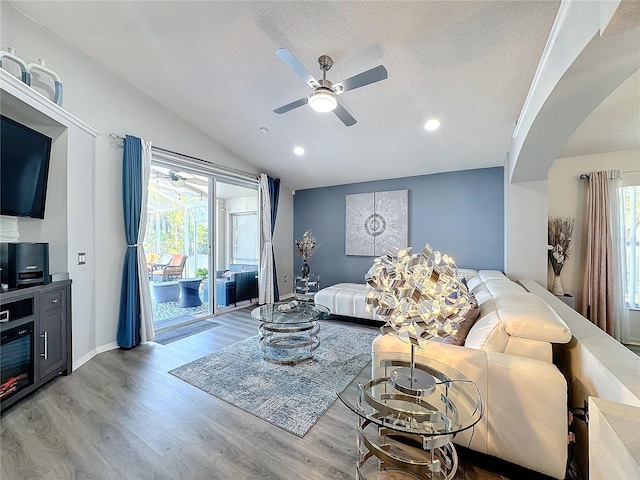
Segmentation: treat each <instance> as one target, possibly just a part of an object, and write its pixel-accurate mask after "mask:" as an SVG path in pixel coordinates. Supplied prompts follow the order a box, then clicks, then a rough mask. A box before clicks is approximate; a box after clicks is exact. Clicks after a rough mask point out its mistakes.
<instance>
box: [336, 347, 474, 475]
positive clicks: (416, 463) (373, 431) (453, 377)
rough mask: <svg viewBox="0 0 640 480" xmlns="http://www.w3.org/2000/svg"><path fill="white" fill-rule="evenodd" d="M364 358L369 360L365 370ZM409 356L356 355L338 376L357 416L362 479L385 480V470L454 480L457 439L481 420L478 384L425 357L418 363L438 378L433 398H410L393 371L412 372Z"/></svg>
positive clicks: (341, 392)
mask: <svg viewBox="0 0 640 480" xmlns="http://www.w3.org/2000/svg"><path fill="white" fill-rule="evenodd" d="M363 357H368V358H369V360H370V361H369V363H368V364H367V365H365V367H364V368H361V367H360V365H362V361H363ZM410 357H411V355H410V353H395V352H376V353H373V354H364V355H358V356H356V357H353V358H352V359H350V360H347V361H345V362H344V363H343V364H342V365H341V366H340V367H338V369H337V371H336V378H335V382H334V385H335V390H336V392H337V394H338V397H339V398H340V400H341V401H342V403H344V404H345V405H346V406H347V407H348V408H349V409H350V410H351V411H352V412H354V413H356V414H357V415H358V433H357V438H356V442H357V447H358V460H357V462H356V478H357V479H358V480H366V479H373V478H375V479H378V478H384V476H383V477H380V475H381V474H383V473H384V472H381V471H384V470H387V469H393V470H399V471H402V472H404V473H405V474H406V475H407V478H420V479H423V480H436V479H437V480H451V479H453V478H454V477H455V474H456V470H457V468H458V454H457V452H456V449H455V447H454V445H453V443H452V442H453V438H454V437H455V436H456V434H457V433H459V432H461V431H463V430H466V429H469V428H472V427H473V426H474V425H475V424H476V423H478V422H479V421H480V419H481V418H482V415H483V413H484V412H483V408H484V407H483V403H482V398H481V396H480V391H479V390H478V388H477V386H476V384H475V383H473V382H472V381H471V380H469V379H468V378H467V377H465V376H464V375H463V374H462V373H460V372H459V371H457V370H455V369H454V368H452V367H450V366H448V365H445V364H444V363H441V362H438V361H436V360H432V359H429V358H425V357H421V358H420V359H419V360H418V361H417V362H416V364H415V368H418V369H420V370H422V371H423V372H426V373H428V374H430V375H432V376H433V377H434V378H435V389H434V391H433V392H432V393H430V394H428V395H420V396H412V395H408V394H406V393H403V392H401V391H399V390H396V389H395V388H394V387H393V381H392V378H391V377H393V375H394V373H393V372H394V371H395V370H396V369H397V367H410V366H411V358H410ZM358 372H359V373H358ZM354 373H357V374H356V376H355V378H353V375H354ZM371 457H376V458H377V459H378V469H375V468H372V467H368V466H367V465H365V464H366V462H367V460H369V459H370V458H371ZM393 478H396V477H393ZM402 478H404V477H402Z"/></svg>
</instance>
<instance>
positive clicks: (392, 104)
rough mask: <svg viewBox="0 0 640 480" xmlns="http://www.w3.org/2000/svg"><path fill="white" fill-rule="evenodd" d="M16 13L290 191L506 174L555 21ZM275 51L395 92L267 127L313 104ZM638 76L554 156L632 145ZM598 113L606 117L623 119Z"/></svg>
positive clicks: (473, 6)
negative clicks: (296, 104)
mask: <svg viewBox="0 0 640 480" xmlns="http://www.w3.org/2000/svg"><path fill="white" fill-rule="evenodd" d="M13 4H14V6H16V8H17V9H18V10H21V11H23V12H25V13H26V14H27V15H28V16H30V17H31V18H33V19H34V20H35V21H37V22H38V23H40V24H42V25H43V26H45V27H46V28H48V29H50V30H51V31H53V32H54V33H56V34H57V35H59V36H60V37H62V38H63V39H64V40H66V41H67V42H69V43H70V44H72V45H74V46H76V47H77V48H78V49H80V50H82V51H83V52H85V53H86V54H87V55H89V56H90V57H92V58H94V59H95V60H96V61H97V62H98V63H100V64H102V65H103V66H105V67H106V68H108V69H109V70H111V71H113V72H114V73H115V74H117V75H118V76H120V77H121V78H123V79H124V80H126V81H127V82H129V83H131V84H132V85H134V86H135V87H137V88H138V89H139V90H141V91H143V92H145V93H146V94H147V95H149V96H150V97H152V98H153V99H155V100H156V101H157V102H159V103H160V104H162V105H164V106H165V107H167V108H168V109H170V110H172V111H173V112H175V113H176V114H177V115H178V116H179V117H181V118H183V119H185V120H186V121H187V122H189V123H190V124H192V125H193V126H195V127H196V128H198V129H200V130H202V131H203V132H205V133H206V134H208V135H209V136H211V137H212V138H214V139H216V140H217V141H218V142H220V143H221V144H223V145H224V146H226V147H227V148H229V149H230V150H232V151H233V152H235V153H237V154H238V155H239V156H241V157H243V158H245V159H246V160H247V161H249V162H251V163H253V164H254V165H256V166H257V167H259V168H260V169H261V170H263V171H266V172H268V173H270V174H271V175H273V176H276V177H279V178H281V179H282V181H283V183H284V184H285V185H286V186H288V187H289V188H293V189H302V188H310V187H318V186H326V185H336V184H344V183H352V182H361V181H367V180H376V179H383V178H392V177H404V176H412V175H420V174H427V173H435V172H442V171H452V170H460V169H469V168H481V167H490V166H497V165H503V163H504V157H505V153H506V151H507V150H508V148H509V142H510V138H511V134H512V132H513V128H514V124H515V122H516V120H517V119H518V115H519V113H520V110H521V108H522V105H523V103H524V100H525V97H526V95H527V92H528V89H529V86H530V84H531V80H532V78H533V75H534V73H535V70H536V67H537V65H538V61H539V59H540V57H541V54H542V51H543V48H544V46H545V43H546V41H547V38H548V36H549V32H550V30H551V26H552V24H553V21H554V18H555V15H556V12H557V10H558V7H559V2H558V1H541V2H537V1H532V0H527V1H503V2H497V1H473V2H457V1H456V2H453V1H415V2H391V1H387V2H346V1H339V2H317V1H314V2H301V1H298V2H280V1H269V2H257V1H251V2H207V1H205V2H131V1H130V2H86V1H85V2H62V1H56V2H13ZM278 48H287V49H289V50H290V51H291V53H293V55H295V56H296V57H297V58H298V59H299V60H300V62H302V63H303V64H304V65H305V66H306V68H307V70H309V71H310V72H312V73H314V74H317V78H318V77H320V76H321V75H320V70H319V69H318V68H317V58H318V57H319V56H320V55H322V54H327V55H330V56H331V57H332V58H333V60H334V62H335V63H334V66H333V68H332V69H331V70H330V71H329V72H328V75H327V77H328V78H329V79H330V80H332V81H333V82H334V83H335V82H338V81H340V80H343V79H346V78H348V77H351V76H353V75H355V74H358V73H360V72H362V71H364V70H368V69H370V68H373V67H375V66H377V65H380V64H382V65H384V66H385V67H386V69H387V71H388V72H389V78H388V79H387V80H384V81H382V82H379V83H376V84H372V85H368V86H366V87H362V88H360V89H357V90H353V91H349V92H345V93H344V94H343V95H342V96H340V97H339V98H340V102H341V104H342V105H343V106H344V107H345V108H346V109H347V110H348V111H349V112H350V113H351V114H352V115H353V116H354V117H355V118H356V120H357V121H358V123H357V124H356V125H354V126H352V127H345V126H344V125H343V124H342V123H341V122H340V121H339V120H338V118H337V117H335V115H333V114H331V113H329V114H319V113H316V112H314V111H312V110H311V109H310V107H308V106H303V107H300V108H298V109H295V110H293V111H291V112H288V113H285V114H282V115H276V114H274V113H273V109H274V108H277V107H280V106H282V105H284V104H287V103H289V102H292V101H294V100H297V99H299V98H301V97H304V96H306V95H308V94H309V93H311V91H312V90H311V89H310V88H309V87H308V86H307V85H305V83H304V82H303V81H302V80H301V79H300V78H299V77H298V76H296V74H294V73H293V72H292V71H291V70H290V69H289V68H288V67H287V66H286V65H285V64H284V63H283V62H282V61H281V60H279V59H278V58H277V57H276V56H275V55H274V51H275V50H276V49H278ZM634 77H635V80H633V81H632V82H630V84H629V85H625V88H627V91H626V94H625V93H624V92H622V94H621V95H627V97H628V96H629V95H631V96H632V98H634V97H635V103H634V102H631V103H632V105H628V103H629V102H628V100H625V98H627V97H623V96H621V97H619V98H618V97H615V98H613V97H614V96H615V95H617V94H616V92H614V94H613V95H612V99H613V100H614V101H615V102H617V103H618V105H619V104H620V103H622V104H623V105H622V110H624V111H625V112H627V113H625V115H626V119H624V120H622V121H620V122H618V123H615V122H613V121H612V120H611V118H609V119H608V121H607V122H606V123H607V125H609V126H611V128H604V129H603V128H602V127H603V125H604V123H605V122H603V121H602V120H597V119H596V120H589V119H587V120H586V121H585V123H584V124H583V127H584V132H583V133H580V132H576V134H575V135H574V136H573V137H572V138H571V140H570V142H569V144H568V145H567V147H566V148H565V150H564V151H563V156H570V155H577V154H584V153H595V150H598V149H601V148H606V149H608V151H611V150H612V149H613V150H619V149H621V148H620V147H619V145H620V144H623V145H624V147H622V148H637V147H639V146H640V144H639V140H640V139H639V138H638V136H639V135H638V131H640V120H638V118H637V117H640V115H639V114H638V112H640V108H638V104H639V103H640V100H639V98H640V92H639V90H638V82H639V80H638V76H637V75H635V76H634ZM634 82H635V83H634ZM625 102H626V103H625ZM619 106H620V105H619ZM627 107H629V108H627ZM602 108H603V109H604V110H605V111H604V112H602V113H603V114H605V115H607V116H610V115H613V114H614V113H615V112H618V111H619V110H620V108H615V109H614V110H611V109H609V110H606V108H609V107H606V108H605V107H604V106H603V107H602ZM634 109H635V110H634ZM634 115H635V117H636V118H633V117H634ZM431 117H437V118H439V119H440V121H441V122H442V126H441V128H440V130H438V131H437V132H432V133H431V132H426V131H425V130H424V128H423V125H424V122H425V121H426V120H427V119H429V118H431ZM590 122H591V123H590ZM634 122H635V123H634ZM261 127H265V128H266V129H268V132H267V133H265V132H263V131H261ZM583 127H581V129H582V128H583ZM614 127H615V128H614ZM634 127H635V131H633V132H631V133H629V131H628V130H629V129H633V128H634ZM594 129H595V130H596V131H597V134H594V133H593V130H594ZM623 130H624V132H623ZM619 137H624V138H619ZM151 140H152V141H154V140H155V139H151ZM157 142H158V144H159V145H160V144H161V140H157ZM634 142H635V144H634ZM298 145H299V146H302V147H304V148H305V150H306V153H305V155H304V156H302V157H297V156H296V155H294V154H293V151H292V150H293V147H294V146H298ZM160 146H164V147H166V148H170V147H171V146H170V145H160ZM184 153H189V152H184ZM212 160H213V161H215V160H216V159H212Z"/></svg>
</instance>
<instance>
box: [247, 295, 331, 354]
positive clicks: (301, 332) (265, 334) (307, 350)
mask: <svg viewBox="0 0 640 480" xmlns="http://www.w3.org/2000/svg"><path fill="white" fill-rule="evenodd" d="M328 315H329V309H328V308H327V307H325V306H323V305H317V304H314V303H309V302H280V303H268V304H266V305H262V306H260V307H257V308H254V309H253V310H252V312H251V316H252V317H253V318H255V319H256V320H258V321H259V322H261V323H260V326H259V327H258V332H259V333H260V348H261V349H262V353H263V357H264V359H265V360H266V361H268V362H272V363H286V364H295V363H299V362H302V361H304V360H308V359H310V358H312V357H313V351H314V350H315V349H317V348H318V347H319V346H320V337H319V333H320V324H319V323H318V320H322V319H323V318H326V317H327V316H328Z"/></svg>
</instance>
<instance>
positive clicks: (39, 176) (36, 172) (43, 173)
mask: <svg viewBox="0 0 640 480" xmlns="http://www.w3.org/2000/svg"><path fill="white" fill-rule="evenodd" d="M50 156H51V138H49V137H47V136H46V135H43V134H42V133H40V132H36V131H35V130H32V129H31V128H29V127H27V126H25V125H22V124H21V123H18V122H16V121H14V120H11V119H10V118H7V117H5V116H3V115H0V214H2V215H13V216H17V217H33V218H44V206H45V201H46V197H47V179H48V177H49V159H50Z"/></svg>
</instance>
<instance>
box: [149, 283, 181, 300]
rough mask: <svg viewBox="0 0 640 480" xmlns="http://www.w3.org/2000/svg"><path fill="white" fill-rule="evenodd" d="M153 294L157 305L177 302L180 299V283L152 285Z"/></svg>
mask: <svg viewBox="0 0 640 480" xmlns="http://www.w3.org/2000/svg"><path fill="white" fill-rule="evenodd" d="M151 293H152V294H153V299H154V300H155V301H156V303H166V302H175V301H176V300H178V298H180V287H179V286H178V282H164V283H152V284H151Z"/></svg>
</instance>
